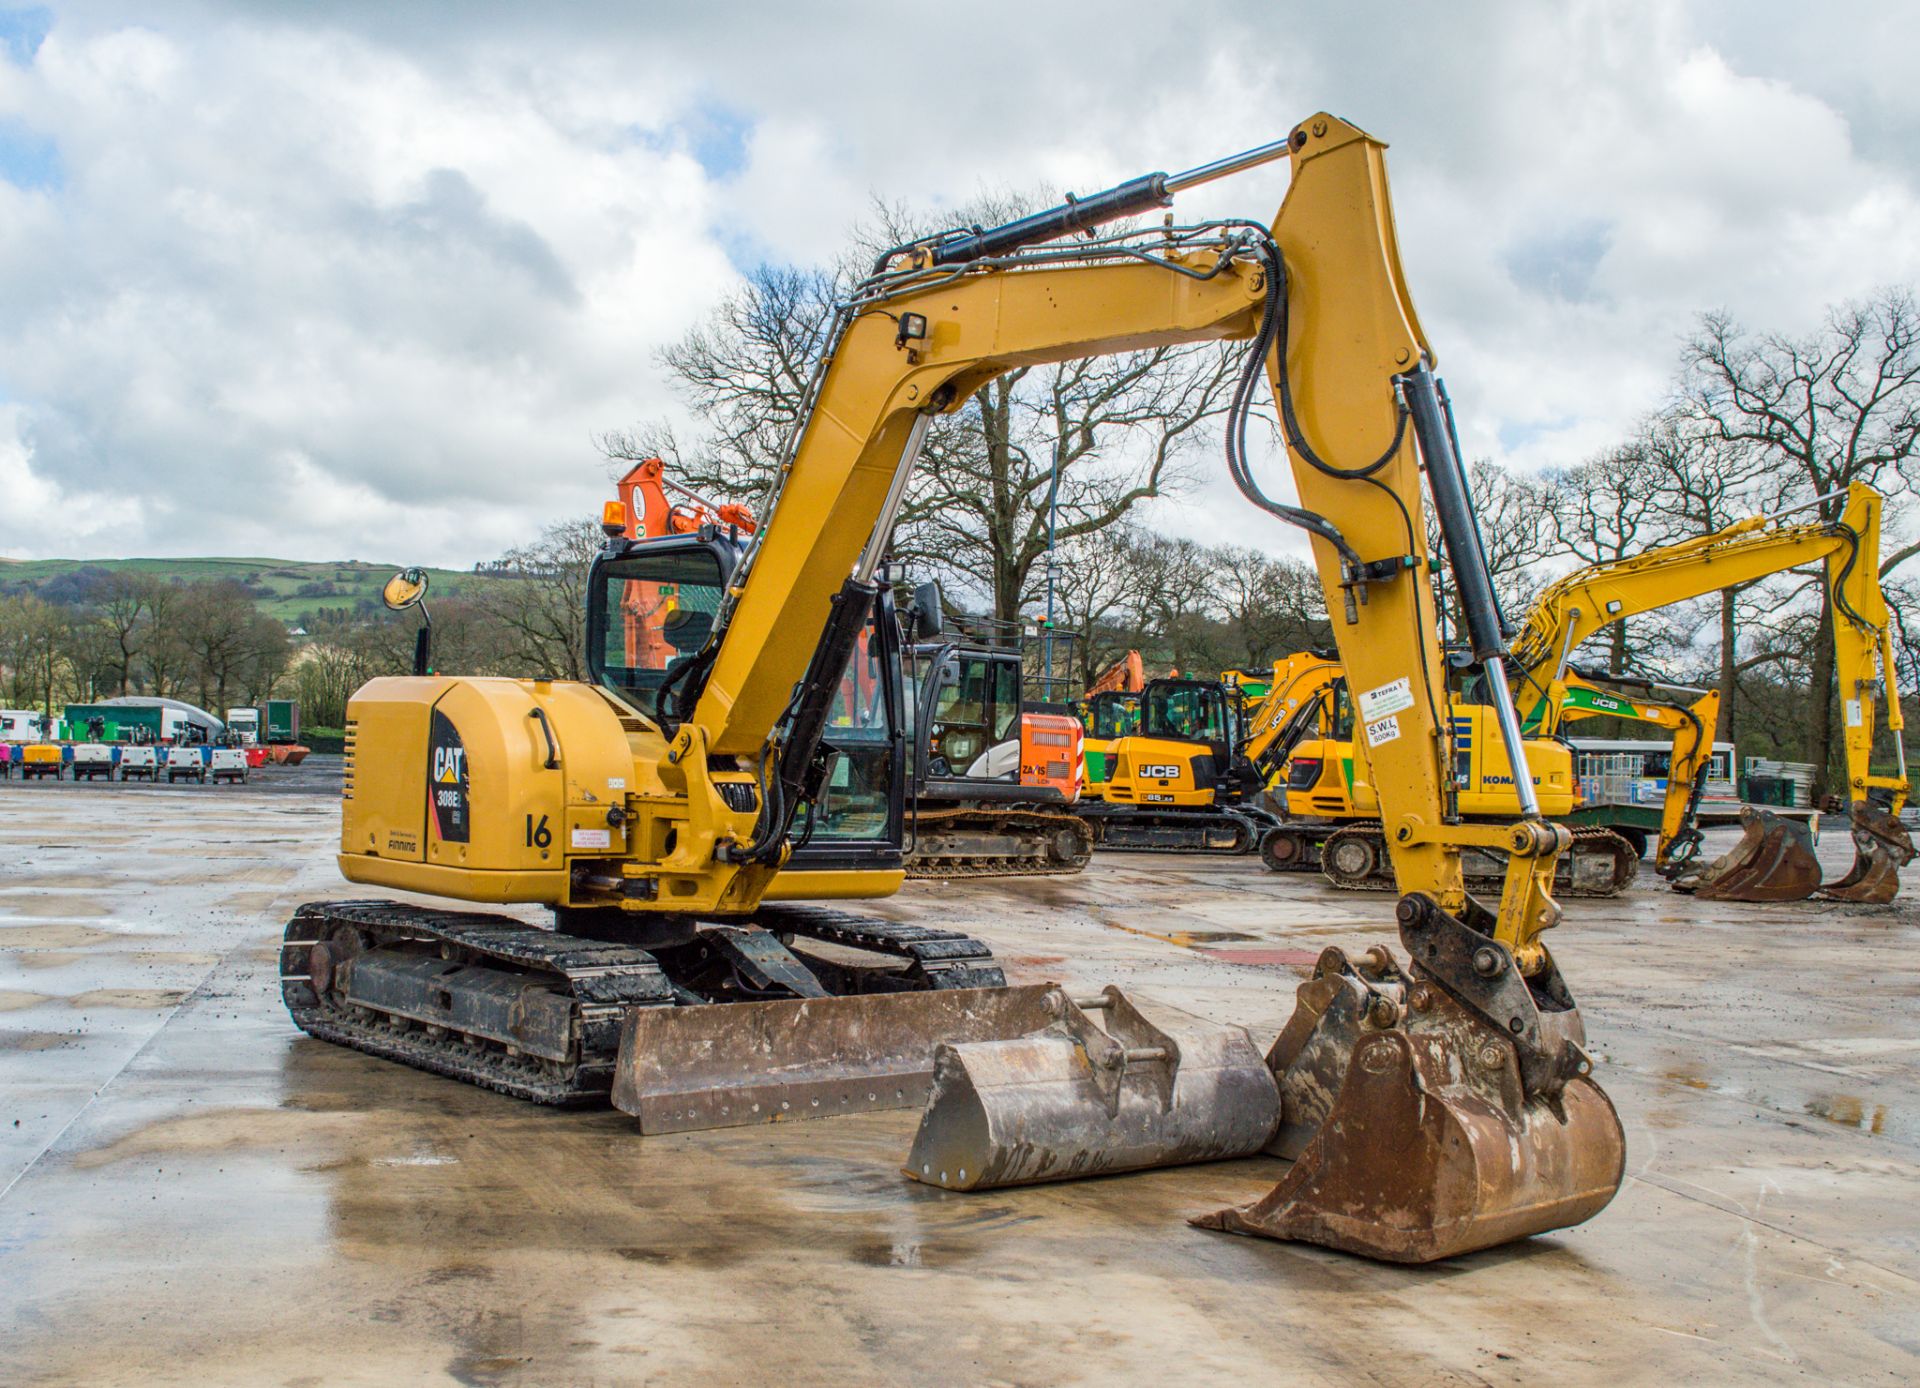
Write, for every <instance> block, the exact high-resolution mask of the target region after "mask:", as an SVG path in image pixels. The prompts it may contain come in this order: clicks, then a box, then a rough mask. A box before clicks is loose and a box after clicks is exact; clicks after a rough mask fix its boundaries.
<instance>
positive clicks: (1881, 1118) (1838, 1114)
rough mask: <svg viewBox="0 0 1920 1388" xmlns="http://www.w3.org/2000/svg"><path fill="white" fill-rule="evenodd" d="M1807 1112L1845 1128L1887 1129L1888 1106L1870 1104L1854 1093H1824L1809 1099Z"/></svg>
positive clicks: (1877, 1131) (1883, 1130) (1880, 1131)
mask: <svg viewBox="0 0 1920 1388" xmlns="http://www.w3.org/2000/svg"><path fill="white" fill-rule="evenodd" d="M1806 1108H1807V1112H1808V1113H1810V1114H1812V1115H1813V1116H1814V1117H1815V1118H1824V1119H1826V1120H1827V1121H1828V1122H1829V1123H1838V1124H1839V1125H1840V1126H1841V1127H1843V1128H1858V1129H1860V1131H1862V1132H1868V1133H1874V1134H1879V1133H1883V1132H1885V1131H1886V1127H1887V1106H1886V1105H1885V1104H1869V1103H1868V1102H1867V1101H1866V1100H1864V1099H1860V1098H1856V1097H1855V1096H1854V1095H1852V1094H1822V1095H1818V1096H1816V1097H1814V1098H1812V1099H1809V1100H1807V1104H1806Z"/></svg>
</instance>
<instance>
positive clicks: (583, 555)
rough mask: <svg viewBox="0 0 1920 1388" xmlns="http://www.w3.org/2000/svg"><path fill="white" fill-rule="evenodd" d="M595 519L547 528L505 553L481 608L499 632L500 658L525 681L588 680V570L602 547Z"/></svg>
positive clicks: (482, 599) (483, 592)
mask: <svg viewBox="0 0 1920 1388" xmlns="http://www.w3.org/2000/svg"><path fill="white" fill-rule="evenodd" d="M601 539H602V537H601V534H600V527H599V525H598V523H597V522H593V521H571V522H563V523H561V524H559V525H552V526H548V527H547V529H546V530H545V531H543V532H542V533H541V536H540V538H539V539H538V540H536V541H535V542H534V543H532V544H530V545H524V546H522V547H520V548H519V549H513V550H509V551H507V553H506V555H505V556H504V557H503V558H502V561H501V569H500V573H501V577H500V578H499V579H498V580H497V581H495V582H492V583H489V584H488V585H487V586H486V588H485V589H484V590H483V591H482V592H481V594H480V596H479V599H478V601H479V604H480V606H481V607H482V608H483V610H484V611H485V612H486V614H487V617H488V619H489V620H490V621H491V622H492V623H493V624H494V625H495V627H496V628H497V630H498V632H499V635H500V638H501V643H502V651H501V658H502V660H503V661H504V662H505V663H506V664H507V665H508V667H509V668H511V669H513V670H514V671H515V672H516V673H517V674H519V675H520V676H522V677H523V678H531V679H556V680H584V679H586V678H587V649H586V646H587V640H586V626H587V623H586V615H585V614H586V607H587V572H588V569H589V567H590V566H591V565H592V563H593V556H594V554H595V552H596V551H597V550H598V549H599V548H600V544H601Z"/></svg>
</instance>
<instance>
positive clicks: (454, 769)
mask: <svg viewBox="0 0 1920 1388" xmlns="http://www.w3.org/2000/svg"><path fill="white" fill-rule="evenodd" d="M466 759H467V749H466V748H464V747H436V748H434V749H433V779H434V780H435V781H438V782H439V783H440V784H442V785H457V784H459V782H460V781H461V780H462V779H463V777H464V776H465V772H466V768H465V766H464V765H463V763H465V761H466Z"/></svg>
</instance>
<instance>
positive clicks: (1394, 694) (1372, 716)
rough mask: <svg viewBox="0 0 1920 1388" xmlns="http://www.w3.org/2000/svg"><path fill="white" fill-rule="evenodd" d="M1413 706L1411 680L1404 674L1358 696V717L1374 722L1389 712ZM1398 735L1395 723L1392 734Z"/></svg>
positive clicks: (1396, 711)
mask: <svg viewBox="0 0 1920 1388" xmlns="http://www.w3.org/2000/svg"><path fill="white" fill-rule="evenodd" d="M1412 707H1413V682H1412V681H1411V680H1409V679H1408V678H1407V677H1406V676H1405V675H1402V676H1401V677H1400V678H1399V679H1397V680H1391V681H1389V682H1388V683H1386V684H1383V685H1381V686H1380V687H1379V688H1378V689H1369V690H1367V691H1366V692H1365V693H1364V694H1362V695H1361V696H1360V717H1361V718H1362V719H1363V720H1364V721H1365V722H1367V723H1369V724H1371V723H1375V722H1378V721H1379V720H1380V719H1382V718H1385V717H1386V716H1387V715H1388V714H1390V713H1398V712H1400V710H1402V709H1408V708H1412ZM1394 735H1395V736H1396V737H1397V736H1399V733H1398V730H1397V725H1396V731H1395V734H1394Z"/></svg>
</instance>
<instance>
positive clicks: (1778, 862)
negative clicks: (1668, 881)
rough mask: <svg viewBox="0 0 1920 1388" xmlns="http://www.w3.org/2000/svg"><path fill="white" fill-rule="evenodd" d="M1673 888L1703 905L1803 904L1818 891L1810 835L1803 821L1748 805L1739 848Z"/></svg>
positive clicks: (1817, 869)
mask: <svg viewBox="0 0 1920 1388" xmlns="http://www.w3.org/2000/svg"><path fill="white" fill-rule="evenodd" d="M1674 885H1675V887H1676V888H1677V889H1678V890H1680V891H1690V892H1692V893H1693V894H1694V895H1695V896H1700V897H1704V898H1706V899H1707V900H1708V901H1804V900H1806V899H1807V898H1808V897H1810V896H1812V895H1813V894H1814V892H1815V891H1817V890H1818V889H1819V886H1820V860H1819V859H1818V858H1816V857H1815V856H1814V853H1813V831H1812V830H1811V829H1810V828H1809V827H1808V825H1807V822H1806V821H1805V820H1804V819H1788V818H1786V817H1785V816H1784V815H1777V814H1774V813H1773V812H1772V811H1771V810H1762V809H1757V808H1755V807H1754V806H1751V805H1749V806H1747V807H1746V808H1744V809H1742V810H1741V811H1740V842H1738V843H1736V844H1735V845H1734V846H1733V847H1732V848H1730V849H1729V850H1727V852H1725V853H1723V854H1722V855H1721V856H1720V857H1718V858H1716V859H1714V860H1713V861H1712V862H1711V863H1708V864H1707V865H1706V866H1705V867H1704V868H1702V869H1700V871H1699V873H1698V874H1697V875H1695V876H1693V877H1690V878H1682V879H1679V880H1677V881H1676V882H1675V883H1674Z"/></svg>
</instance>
